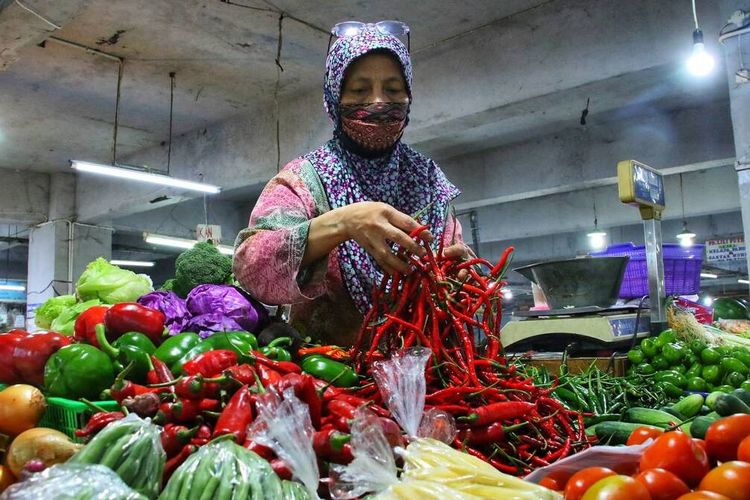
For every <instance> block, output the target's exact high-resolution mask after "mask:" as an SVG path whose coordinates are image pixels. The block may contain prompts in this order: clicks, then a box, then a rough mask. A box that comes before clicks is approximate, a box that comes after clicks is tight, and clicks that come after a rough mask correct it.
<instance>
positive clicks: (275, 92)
mask: <svg viewBox="0 0 750 500" xmlns="http://www.w3.org/2000/svg"><path fill="white" fill-rule="evenodd" d="M283 28H284V13H283V12H282V13H281V14H279V34H278V37H277V44H276V85H275V86H274V89H273V114H274V116H275V117H276V173H279V171H281V117H280V116H279V90H280V88H281V73H282V72H283V71H284V67H283V66H282V65H281V48H282V46H283V44H284V39H283V37H282V35H283Z"/></svg>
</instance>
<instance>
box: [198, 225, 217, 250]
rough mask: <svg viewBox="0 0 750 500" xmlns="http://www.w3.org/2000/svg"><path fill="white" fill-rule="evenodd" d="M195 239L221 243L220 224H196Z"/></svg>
mask: <svg viewBox="0 0 750 500" xmlns="http://www.w3.org/2000/svg"><path fill="white" fill-rule="evenodd" d="M195 239H197V240H198V241H207V240H211V241H212V242H214V244H216V245H218V244H219V243H221V226H217V225H214V224H198V225H197V226H196V228H195Z"/></svg>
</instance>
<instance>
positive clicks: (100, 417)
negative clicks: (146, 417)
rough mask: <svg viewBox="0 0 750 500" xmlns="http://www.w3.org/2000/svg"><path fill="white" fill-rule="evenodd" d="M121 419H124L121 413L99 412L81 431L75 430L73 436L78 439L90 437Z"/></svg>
mask: <svg viewBox="0 0 750 500" xmlns="http://www.w3.org/2000/svg"><path fill="white" fill-rule="evenodd" d="M123 418H125V414H124V413H123V412H121V411H101V412H99V413H94V414H93V415H92V416H91V418H90V419H89V421H88V422H87V423H86V426H85V427H84V428H83V429H76V430H75V435H76V437H79V438H82V437H88V436H91V435H92V434H96V433H97V432H99V431H100V430H102V429H104V428H105V427H106V426H107V425H108V424H110V423H111V422H115V421H117V420H120V419H123Z"/></svg>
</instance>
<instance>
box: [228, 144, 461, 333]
mask: <svg viewBox="0 0 750 500" xmlns="http://www.w3.org/2000/svg"><path fill="white" fill-rule="evenodd" d="M329 210H330V206H329V204H328V200H327V197H326V193H325V191H324V189H323V185H322V184H321V182H320V178H319V177H318V174H317V172H316V171H315V168H314V167H313V166H312V164H311V163H310V162H309V161H307V160H305V159H304V158H298V159H296V160H294V161H292V162H290V163H289V164H288V165H286V166H285V167H284V168H283V169H282V170H281V172H279V173H278V174H277V175H276V176H275V177H274V178H273V179H271V180H270V181H269V182H268V184H267V185H266V187H265V189H264V190H263V192H262V193H261V195H260V197H259V198H258V201H257V203H256V204H255V208H254V209H253V212H252V214H251V215H250V222H249V224H248V228H247V229H244V230H242V231H241V232H240V233H239V235H238V236H237V240H236V242H235V257H234V274H235V276H236V278H237V280H238V281H239V282H240V284H241V285H242V286H243V287H244V288H245V289H246V290H247V291H248V292H250V294H252V295H253V296H254V297H255V298H257V299H258V300H260V301H262V302H264V303H266V304H272V305H280V304H291V305H292V309H291V323H292V325H293V326H294V327H295V328H296V329H297V330H299V332H300V333H301V334H302V335H303V336H310V337H312V338H313V339H316V340H320V341H322V342H326V343H332V344H338V345H342V346H345V345H349V344H351V342H352V341H353V339H354V336H355V335H356V333H357V331H358V330H359V327H360V325H361V323H362V319H363V318H362V314H361V313H360V312H359V311H358V310H357V308H356V307H355V306H354V303H353V302H352V299H351V297H350V296H349V294H348V292H347V290H346V287H345V285H344V282H343V279H342V275H341V269H340V267H339V263H338V257H337V252H336V251H335V249H334V250H333V251H331V252H330V253H329V254H328V257H327V258H325V259H321V260H320V261H318V262H316V263H314V264H312V265H310V266H308V267H306V268H301V263H302V257H303V256H304V253H305V246H306V244H307V233H308V231H309V229H310V220H311V219H313V218H314V217H317V216H319V215H321V214H323V213H325V212H327V211H329ZM443 238H444V242H445V245H449V244H451V243H452V242H461V241H462V234H461V225H460V223H459V222H458V221H457V220H456V219H455V218H454V217H452V216H451V217H449V218H448V221H447V223H446V227H445V230H444V231H443Z"/></svg>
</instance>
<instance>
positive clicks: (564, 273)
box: [501, 160, 666, 352]
mask: <svg viewBox="0 0 750 500" xmlns="http://www.w3.org/2000/svg"><path fill="white" fill-rule="evenodd" d="M617 174H618V187H619V196H620V201H622V202H623V203H627V204H631V205H635V206H637V207H638V208H639V211H640V214H641V218H642V219H643V222H644V239H645V242H646V260H647V267H648V275H649V277H648V279H649V296H650V297H651V298H652V299H651V300H650V302H651V306H650V307H649V308H648V309H645V310H644V309H641V310H640V311H639V307H638V306H615V305H614V304H615V302H616V300H617V292H618V291H619V288H620V284H621V282H622V275H623V273H624V265H622V263H621V262H620V263H618V262H617V261H616V260H615V259H614V258H607V257H605V258H602V259H599V258H583V259H568V260H561V261H551V262H542V263H539V264H534V265H531V266H525V267H523V268H518V269H516V271H518V272H520V273H521V274H523V275H524V276H526V277H527V278H529V279H530V280H531V281H532V282H535V283H536V284H537V285H538V286H539V287H540V288H541V289H542V292H544V293H545V295H546V296H547V299H548V304H549V305H550V307H553V308H555V307H556V308H557V309H552V310H539V311H520V312H515V313H514V314H513V318H512V320H511V321H510V322H508V323H507V324H506V325H505V326H504V327H503V329H502V332H501V340H502V344H503V346H504V347H505V348H507V349H508V350H509V351H511V352H523V351H528V350H536V351H562V350H564V349H565V348H566V346H567V345H568V344H570V343H571V342H575V343H577V347H576V351H577V352H585V351H588V352H592V351H603V350H607V351H624V350H627V349H628V348H629V347H630V345H631V344H632V343H633V340H634V339H633V336H634V335H635V336H636V338H642V337H647V336H649V335H650V334H651V333H652V332H654V331H660V330H662V329H663V328H664V325H665V323H666V317H665V316H666V315H665V312H664V267H663V263H662V255H661V244H662V241H661V213H662V211H663V210H664V206H665V202H664V181H663V178H662V176H661V174H660V173H659V172H658V171H656V170H654V169H653V168H651V167H649V166H647V165H644V164H642V163H639V162H637V161H635V160H627V161H621V162H619V163H618V164H617ZM606 259H611V260H610V261H608V262H605V261H606ZM545 288H546V290H545ZM587 301H588V302H587ZM590 304H596V305H590Z"/></svg>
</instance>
